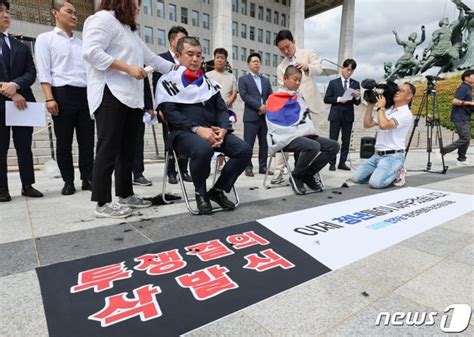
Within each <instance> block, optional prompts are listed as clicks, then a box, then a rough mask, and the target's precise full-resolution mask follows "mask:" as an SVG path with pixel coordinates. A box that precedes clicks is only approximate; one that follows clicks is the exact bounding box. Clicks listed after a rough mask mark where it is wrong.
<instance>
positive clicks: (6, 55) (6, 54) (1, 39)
mask: <svg viewBox="0 0 474 337" xmlns="http://www.w3.org/2000/svg"><path fill="white" fill-rule="evenodd" d="M0 44H1V45H2V56H3V62H4V63H5V67H6V68H7V71H8V74H10V48H9V47H8V45H7V43H6V42H5V34H3V33H0Z"/></svg>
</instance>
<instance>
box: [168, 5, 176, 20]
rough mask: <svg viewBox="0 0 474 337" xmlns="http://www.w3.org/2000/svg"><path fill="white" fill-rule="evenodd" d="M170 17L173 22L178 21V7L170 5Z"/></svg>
mask: <svg viewBox="0 0 474 337" xmlns="http://www.w3.org/2000/svg"><path fill="white" fill-rule="evenodd" d="M168 17H169V19H170V20H171V21H176V5H173V4H169V5H168Z"/></svg>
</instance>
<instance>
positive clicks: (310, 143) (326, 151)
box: [284, 135, 339, 177]
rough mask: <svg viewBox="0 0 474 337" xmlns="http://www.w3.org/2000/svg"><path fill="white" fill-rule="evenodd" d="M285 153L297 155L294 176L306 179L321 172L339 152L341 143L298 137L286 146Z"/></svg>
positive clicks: (316, 137)
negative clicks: (305, 177)
mask: <svg viewBox="0 0 474 337" xmlns="http://www.w3.org/2000/svg"><path fill="white" fill-rule="evenodd" d="M284 151H285V152H294V153H295V158H296V164H295V168H294V170H293V175H295V176H297V177H304V176H307V175H314V174H315V173H317V172H319V171H321V169H322V168H323V167H324V166H326V165H327V163H329V161H330V160H331V159H332V158H333V157H334V156H335V155H336V154H337V152H338V151H339V143H338V142H336V141H334V140H332V139H327V138H324V137H320V136H316V135H312V136H306V137H298V138H296V139H293V140H292V141H291V142H290V144H288V145H287V146H285V148H284Z"/></svg>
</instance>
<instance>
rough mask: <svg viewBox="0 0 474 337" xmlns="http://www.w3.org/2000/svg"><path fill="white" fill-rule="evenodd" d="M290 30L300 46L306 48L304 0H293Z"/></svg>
mask: <svg viewBox="0 0 474 337" xmlns="http://www.w3.org/2000/svg"><path fill="white" fill-rule="evenodd" d="M290 31H291V33H292V34H293V37H294V38H295V43H296V45H297V46H298V47H299V48H304V0H291V8H290Z"/></svg>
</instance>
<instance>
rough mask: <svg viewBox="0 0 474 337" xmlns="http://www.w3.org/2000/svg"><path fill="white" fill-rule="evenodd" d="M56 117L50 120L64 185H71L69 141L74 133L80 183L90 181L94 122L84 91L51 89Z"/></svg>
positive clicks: (69, 87)
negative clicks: (77, 151) (55, 103)
mask: <svg viewBox="0 0 474 337" xmlns="http://www.w3.org/2000/svg"><path fill="white" fill-rule="evenodd" d="M52 91H53V96H54V99H55V100H56V102H57V103H58V107H59V115H58V116H53V121H54V134H55V135H56V157H57V161H58V166H59V170H60V171H61V176H62V178H63V180H64V182H73V181H74V165H73V160H72V140H73V135H74V130H75V131H76V139H77V144H78V147H79V172H80V174H81V179H82V180H91V179H92V167H93V165H94V121H93V120H92V119H91V117H90V115H89V108H88V105H87V89H86V88H78V87H72V86H68V85H66V86H63V87H53V88H52Z"/></svg>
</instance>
